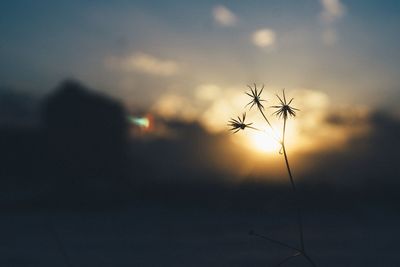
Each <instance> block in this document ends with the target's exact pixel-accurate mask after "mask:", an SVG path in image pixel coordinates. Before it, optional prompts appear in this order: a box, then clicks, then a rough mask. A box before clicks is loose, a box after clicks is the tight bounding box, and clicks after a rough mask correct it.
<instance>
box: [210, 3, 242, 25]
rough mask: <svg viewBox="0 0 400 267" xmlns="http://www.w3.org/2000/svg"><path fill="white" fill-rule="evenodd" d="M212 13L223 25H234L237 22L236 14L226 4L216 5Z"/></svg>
mask: <svg viewBox="0 0 400 267" xmlns="http://www.w3.org/2000/svg"><path fill="white" fill-rule="evenodd" d="M212 14H213V17H214V20H215V21H216V22H217V23H218V24H219V25H221V26H234V25H235V24H236V23H237V17H236V15H235V14H234V13H233V12H232V11H231V10H229V9H228V8H227V7H225V6H222V5H218V6H215V7H214V8H213V10H212Z"/></svg>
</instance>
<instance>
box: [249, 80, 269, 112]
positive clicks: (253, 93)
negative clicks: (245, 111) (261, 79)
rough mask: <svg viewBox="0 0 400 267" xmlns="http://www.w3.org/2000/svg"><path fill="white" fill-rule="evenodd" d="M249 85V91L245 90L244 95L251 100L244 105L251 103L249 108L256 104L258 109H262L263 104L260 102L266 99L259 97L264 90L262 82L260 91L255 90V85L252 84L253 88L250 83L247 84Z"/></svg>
mask: <svg viewBox="0 0 400 267" xmlns="http://www.w3.org/2000/svg"><path fill="white" fill-rule="evenodd" d="M247 87H249V89H250V92H246V95H248V96H250V97H251V101H250V102H249V103H247V105H246V107H247V106H248V105H250V104H251V106H250V109H251V108H252V107H253V106H254V105H256V106H257V108H258V109H264V106H263V104H262V103H261V102H265V101H266V100H263V99H261V93H262V91H263V90H264V84H263V85H262V88H261V90H260V91H258V90H257V85H256V84H254V88H252V87H251V86H250V85H247Z"/></svg>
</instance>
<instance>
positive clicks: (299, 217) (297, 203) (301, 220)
mask: <svg viewBox="0 0 400 267" xmlns="http://www.w3.org/2000/svg"><path fill="white" fill-rule="evenodd" d="M285 135H286V117H285V118H284V119H283V130H282V150H283V155H284V158H285V164H286V169H287V172H288V175H289V179H290V183H291V185H292V189H293V193H294V196H295V202H296V208H297V225H298V227H299V234H300V248H301V250H302V251H304V231H303V218H302V217H303V216H302V211H301V205H300V203H299V201H300V198H299V196H298V192H297V188H296V183H295V182H294V179H293V174H292V170H291V169H290V164H289V160H288V156H287V152H286V146H285Z"/></svg>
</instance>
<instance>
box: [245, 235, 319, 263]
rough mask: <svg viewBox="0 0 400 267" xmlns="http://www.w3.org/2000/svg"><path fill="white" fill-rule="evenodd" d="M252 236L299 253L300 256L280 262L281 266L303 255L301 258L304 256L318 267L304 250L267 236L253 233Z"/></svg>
mask: <svg viewBox="0 0 400 267" xmlns="http://www.w3.org/2000/svg"><path fill="white" fill-rule="evenodd" d="M251 235H254V236H257V237H259V238H262V239H265V240H267V241H269V242H271V243H274V244H276V245H279V246H282V247H285V248H288V249H293V250H294V251H296V252H297V253H299V255H293V256H291V257H289V258H287V259H285V260H284V261H282V262H280V263H279V264H280V265H282V264H283V263H285V262H287V261H288V260H289V259H291V258H294V257H297V256H300V255H301V256H304V258H305V259H306V260H307V261H308V262H309V263H310V264H311V265H312V266H313V267H316V266H317V265H316V264H315V263H314V262H313V260H312V259H311V258H310V257H309V256H308V255H307V254H306V252H305V251H304V250H301V249H298V248H296V247H294V246H292V245H289V244H286V243H283V242H281V241H278V240H275V239H273V238H269V237H267V236H264V235H260V234H257V233H251ZM280 265H278V266H280Z"/></svg>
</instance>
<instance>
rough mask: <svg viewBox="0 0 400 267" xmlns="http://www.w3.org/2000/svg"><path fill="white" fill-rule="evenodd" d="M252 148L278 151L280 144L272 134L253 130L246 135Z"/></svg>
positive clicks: (270, 151) (267, 151) (265, 151)
mask: <svg viewBox="0 0 400 267" xmlns="http://www.w3.org/2000/svg"><path fill="white" fill-rule="evenodd" d="M248 138H249V139H250V140H249V141H250V143H251V146H252V148H253V149H254V150H256V151H259V152H264V153H275V152H279V149H280V145H279V143H278V141H276V140H275V139H274V138H273V137H272V136H270V135H268V134H267V133H264V132H253V133H250V134H249V135H248Z"/></svg>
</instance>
